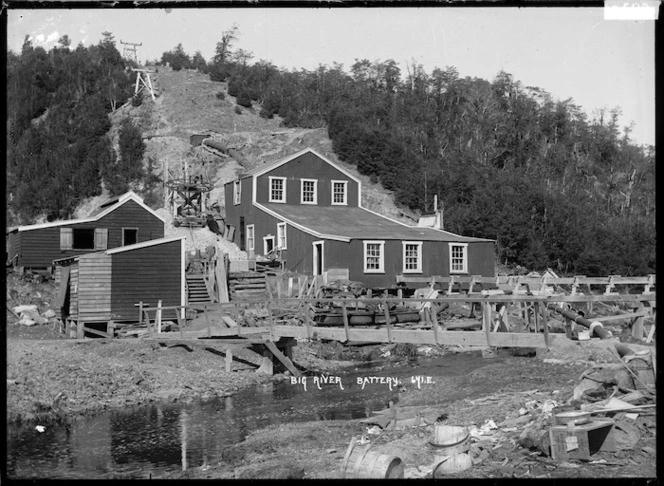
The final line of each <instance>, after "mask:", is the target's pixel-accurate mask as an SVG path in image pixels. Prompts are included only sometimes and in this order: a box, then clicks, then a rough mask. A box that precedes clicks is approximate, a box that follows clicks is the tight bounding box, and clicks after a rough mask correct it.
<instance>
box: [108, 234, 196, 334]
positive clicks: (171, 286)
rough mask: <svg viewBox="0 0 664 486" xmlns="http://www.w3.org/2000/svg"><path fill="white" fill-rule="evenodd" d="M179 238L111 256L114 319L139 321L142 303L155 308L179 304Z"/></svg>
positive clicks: (180, 259)
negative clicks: (140, 303) (139, 306)
mask: <svg viewBox="0 0 664 486" xmlns="http://www.w3.org/2000/svg"><path fill="white" fill-rule="evenodd" d="M181 244H182V243H181V241H180V240H177V241H172V242H169V243H164V244H161V245H155V246H149V247H146V248H139V249H137V250H131V251H126V252H121V253H115V254H113V255H111V258H112V274H111V289H112V292H111V314H112V316H111V317H112V319H115V320H129V321H134V320H138V307H135V306H134V305H135V304H138V303H139V302H143V303H144V304H149V305H150V307H152V308H155V307H156V306H157V302H158V301H159V300H161V301H162V305H164V306H179V305H181V304H182V302H181V291H182V279H183V278H184V277H183V275H182V265H181V261H182V255H181Z"/></svg>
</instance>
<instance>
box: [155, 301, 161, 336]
mask: <svg viewBox="0 0 664 486" xmlns="http://www.w3.org/2000/svg"><path fill="white" fill-rule="evenodd" d="M155 321H156V322H157V334H159V333H161V300H159V301H157V312H156V313H155Z"/></svg>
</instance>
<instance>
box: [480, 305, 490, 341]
mask: <svg viewBox="0 0 664 486" xmlns="http://www.w3.org/2000/svg"><path fill="white" fill-rule="evenodd" d="M482 326H483V327H484V334H486V345H487V346H489V347H490V346H491V304H490V303H489V302H486V301H484V302H482Z"/></svg>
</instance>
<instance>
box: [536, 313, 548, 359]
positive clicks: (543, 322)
mask: <svg viewBox="0 0 664 486" xmlns="http://www.w3.org/2000/svg"><path fill="white" fill-rule="evenodd" d="M536 305H539V303H537V304H536ZM540 307H541V311H542V325H543V326H544V344H545V345H546V347H547V348H549V323H548V320H547V317H548V314H547V311H546V306H545V305H542V306H540Z"/></svg>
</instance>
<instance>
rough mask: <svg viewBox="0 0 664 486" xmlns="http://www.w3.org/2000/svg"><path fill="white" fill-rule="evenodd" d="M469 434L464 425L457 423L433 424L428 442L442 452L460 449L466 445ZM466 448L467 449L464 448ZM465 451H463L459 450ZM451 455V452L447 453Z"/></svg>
mask: <svg viewBox="0 0 664 486" xmlns="http://www.w3.org/2000/svg"><path fill="white" fill-rule="evenodd" d="M469 438H470V434H469V433H468V429H467V428H466V427H460V426H458V425H443V424H435V425H434V427H433V432H432V434H431V439H430V440H429V443H430V444H431V445H432V446H434V447H435V448H437V449H442V450H441V452H442V453H447V452H451V451H450V450H449V449H451V448H453V447H454V448H456V449H461V448H463V447H464V446H466V445H468V439H469ZM466 450H468V449H466ZM459 452H465V451H461V450H460V451H459ZM448 455H451V454H448Z"/></svg>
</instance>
